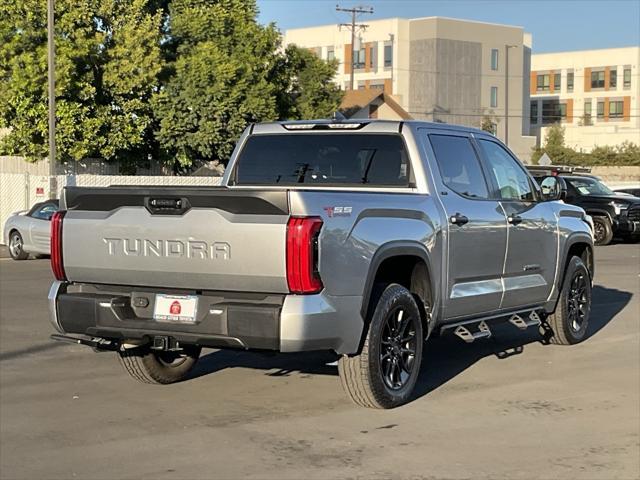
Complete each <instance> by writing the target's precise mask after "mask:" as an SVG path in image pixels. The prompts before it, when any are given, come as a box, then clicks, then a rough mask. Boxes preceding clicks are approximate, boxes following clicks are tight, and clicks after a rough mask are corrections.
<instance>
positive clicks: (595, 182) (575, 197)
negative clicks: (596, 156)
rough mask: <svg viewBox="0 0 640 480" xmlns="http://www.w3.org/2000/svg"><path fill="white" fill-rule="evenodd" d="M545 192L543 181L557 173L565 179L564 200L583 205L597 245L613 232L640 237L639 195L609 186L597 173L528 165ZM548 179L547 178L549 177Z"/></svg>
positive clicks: (633, 239) (635, 237)
mask: <svg viewBox="0 0 640 480" xmlns="http://www.w3.org/2000/svg"><path fill="white" fill-rule="evenodd" d="M528 168H529V170H530V171H531V172H532V173H533V175H534V177H535V178H536V180H537V181H538V182H539V183H540V184H541V186H542V189H543V192H544V191H545V189H546V188H547V187H546V186H545V185H544V184H543V183H542V182H543V180H545V179H548V178H550V177H549V176H550V175H551V176H557V177H558V178H560V179H561V180H562V181H563V182H564V186H563V187H562V188H564V189H566V195H565V197H564V200H565V202H567V203H570V204H572V205H577V206H579V207H582V208H583V209H584V210H585V211H586V212H587V213H588V214H589V215H591V217H593V223H594V226H595V231H594V238H595V244H596V245H608V244H609V243H611V240H612V239H613V237H614V236H616V237H620V238H623V239H625V240H629V241H638V239H640V198H637V197H634V196H632V195H623V194H621V193H618V192H615V191H613V190H612V189H610V188H609V187H608V186H607V185H605V184H604V182H602V180H600V179H599V178H598V177H595V176H593V175H589V174H588V173H585V170H577V169H576V168H575V167H564V166H545V167H542V166H528ZM547 181H548V180H547Z"/></svg>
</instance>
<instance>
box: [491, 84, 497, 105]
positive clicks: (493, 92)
mask: <svg viewBox="0 0 640 480" xmlns="http://www.w3.org/2000/svg"><path fill="white" fill-rule="evenodd" d="M491 106H492V107H497V106H498V87H491Z"/></svg>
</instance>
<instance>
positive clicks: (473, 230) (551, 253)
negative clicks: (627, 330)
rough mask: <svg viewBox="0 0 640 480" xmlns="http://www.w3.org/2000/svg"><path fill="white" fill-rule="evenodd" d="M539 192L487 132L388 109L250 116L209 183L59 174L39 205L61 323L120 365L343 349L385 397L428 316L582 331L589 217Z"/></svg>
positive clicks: (407, 374) (149, 376) (473, 328)
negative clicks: (46, 203)
mask: <svg viewBox="0 0 640 480" xmlns="http://www.w3.org/2000/svg"><path fill="white" fill-rule="evenodd" d="M553 181H554V180H553V178H551V179H549V181H546V182H545V185H546V190H545V192H546V194H545V195H544V196H543V194H542V193H541V191H540V190H539V188H538V187H537V184H536V182H535V181H534V180H533V179H532V177H531V176H530V175H529V174H528V173H527V171H526V170H525V169H524V168H523V167H522V165H521V164H520V163H519V162H518V160H517V159H516V158H515V157H514V155H513V154H512V153H511V152H510V151H509V150H508V149H507V148H506V147H505V146H504V145H503V144H502V143H500V142H499V141H498V140H497V139H496V138H495V137H493V136H491V135H489V134H487V133H485V132H482V131H480V130H475V129H469V128H464V127H458V126H450V125H444V124H433V123H425V122H414V121H410V122H400V121H363V122H348V121H345V122H332V121H313V122H304V123H301V122H282V123H265V124H257V125H252V126H251V127H249V128H248V129H247V131H246V132H245V133H244V134H243V136H242V137H241V138H240V140H239V142H238V144H237V147H236V149H235V152H234V153H233V156H232V158H231V159H230V163H229V165H228V168H227V170H226V173H225V176H224V178H223V181H222V185H221V186H220V187H213V188H212V187H117V186H112V187H108V188H78V187H67V188H66V189H65V190H64V193H63V195H62V198H61V199H60V202H61V211H60V212H58V213H56V214H55V216H54V217H53V219H52V243H51V245H52V255H51V262H52V267H53V272H54V275H55V277H56V281H55V282H54V283H53V285H52V287H51V290H50V293H49V306H50V317H51V322H52V324H53V326H54V327H55V329H56V330H57V331H58V332H59V334H56V335H53V336H52V337H53V338H55V339H56V340H62V341H70V342H76V343H80V344H85V345H89V346H92V347H93V348H95V349H97V350H114V351H116V352H117V353H118V357H119V358H120V360H121V362H122V364H123V365H124V367H125V369H126V370H127V372H128V373H130V374H131V376H133V377H134V378H136V379H138V380H140V381H143V382H149V383H160V384H165V383H172V382H176V381H180V380H182V379H184V378H185V377H187V376H188V374H189V371H190V369H191V368H192V367H193V365H194V364H195V362H196V361H197V359H198V356H199V354H200V350H201V348H202V347H211V348H235V349H248V350H271V351H279V352H301V351H311V350H329V351H333V352H335V353H337V354H338V355H339V361H338V370H339V374H340V378H341V380H342V384H343V386H344V388H345V390H346V392H347V394H348V395H349V396H350V398H351V399H352V400H353V401H355V402H356V403H358V404H360V405H362V406H367V407H374V408H391V407H395V406H398V405H401V404H403V403H405V402H407V401H408V400H409V399H410V397H411V394H412V391H413V389H414V386H415V384H416V380H417V376H418V373H419V370H420V364H421V360H422V355H423V344H424V342H425V340H426V339H427V338H429V336H430V335H432V334H440V333H443V332H445V331H449V332H451V333H454V334H455V335H457V336H458V337H460V338H461V339H462V340H463V341H465V342H473V341H475V340H477V339H479V338H483V337H489V336H491V328H492V326H493V324H494V322H499V321H508V322H511V323H512V324H513V325H514V328H520V329H523V330H524V329H526V328H528V327H537V328H539V329H540V330H541V331H543V330H544V331H546V332H547V334H548V335H549V336H551V338H550V340H551V341H552V342H555V343H560V344H573V343H577V342H580V341H581V340H583V339H584V338H585V335H586V331H587V325H588V321H589V311H590V303H591V287H592V279H593V274H594V261H593V241H592V232H591V229H590V226H589V219H588V217H587V216H586V215H585V213H584V211H583V210H582V209H580V208H578V207H574V206H572V205H567V204H564V203H563V202H562V201H559V200H560V199H561V198H562V196H563V194H564V192H563V191H562V190H561V186H560V183H556V184H555V186H554V183H553Z"/></svg>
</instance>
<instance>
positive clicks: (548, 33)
mask: <svg viewBox="0 0 640 480" xmlns="http://www.w3.org/2000/svg"><path fill="white" fill-rule="evenodd" d="M337 3H339V4H340V6H345V7H351V6H354V5H369V6H372V7H373V8H374V10H375V13H374V14H373V15H366V16H364V17H363V18H362V21H363V22H364V21H366V18H369V19H377V18H389V17H405V18H413V17H428V16H435V15H439V16H443V17H455V18H465V19H470V20H480V21H484V22H493V23H504V24H509V25H519V26H522V27H524V28H525V30H526V31H528V32H531V33H532V34H533V51H534V52H537V53H542V52H554V51H566V50H583V49H593V48H611V47H626V46H633V45H640V0H369V1H366V0H362V1H360V2H353V1H337V0H258V6H259V8H260V20H261V21H262V22H264V23H267V22H275V23H276V24H277V25H278V27H279V28H280V29H281V30H286V29H288V28H297V27H307V26H311V25H324V24H329V23H338V22H346V21H347V20H349V18H348V15H347V14H340V13H338V12H336V11H335V6H336V4H337Z"/></svg>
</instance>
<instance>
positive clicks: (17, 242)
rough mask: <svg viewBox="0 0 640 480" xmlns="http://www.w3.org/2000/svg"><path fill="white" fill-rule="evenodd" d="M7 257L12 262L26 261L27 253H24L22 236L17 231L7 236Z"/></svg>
mask: <svg viewBox="0 0 640 480" xmlns="http://www.w3.org/2000/svg"><path fill="white" fill-rule="evenodd" d="M9 255H11V258H13V259H14V260H26V259H27V258H29V253H27V252H25V251H24V241H23V240H22V235H20V232H18V231H17V230H14V231H13V232H11V233H10V234H9Z"/></svg>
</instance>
